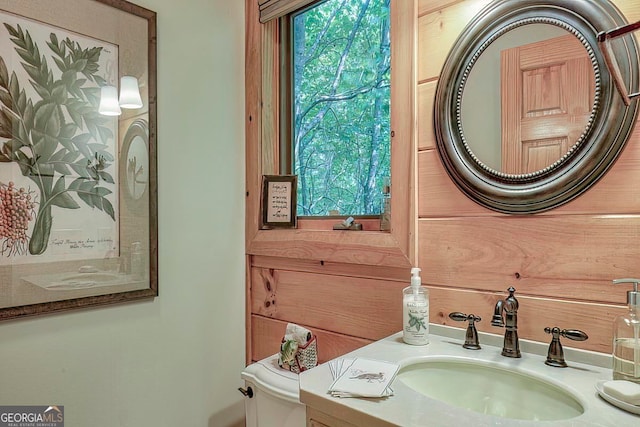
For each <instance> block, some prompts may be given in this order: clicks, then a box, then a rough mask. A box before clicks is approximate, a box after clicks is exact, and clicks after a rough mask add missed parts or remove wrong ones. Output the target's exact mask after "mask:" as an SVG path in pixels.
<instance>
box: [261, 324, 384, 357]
mask: <svg viewBox="0 0 640 427" xmlns="http://www.w3.org/2000/svg"><path fill="white" fill-rule="evenodd" d="M251 323H252V328H251V342H252V345H251V348H252V350H253V352H252V355H251V358H252V360H253V361H254V362H255V361H258V360H262V359H264V358H265V357H269V356H271V355H273V354H276V353H278V352H279V351H280V342H281V341H282V337H283V335H284V332H285V330H286V329H287V322H283V321H280V320H275V319H269V318H266V317H262V316H256V315H254V316H252V319H251ZM298 324H299V325H300V326H303V327H306V328H308V329H310V330H311V332H313V334H315V335H316V337H317V339H318V363H324V362H326V361H328V360H331V359H335V358H336V357H340V356H342V355H343V354H346V353H349V352H350V351H353V350H355V349H358V348H360V347H363V346H365V345H367V344H370V343H371V342H372V341H370V340H365V339H362V338H355V337H349V336H345V335H341V334H337V333H334V332H331V331H326V330H324V329H318V328H312V327H309V326H308V325H304V324H300V323H298Z"/></svg>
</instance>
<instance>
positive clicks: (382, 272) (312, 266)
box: [251, 256, 411, 281]
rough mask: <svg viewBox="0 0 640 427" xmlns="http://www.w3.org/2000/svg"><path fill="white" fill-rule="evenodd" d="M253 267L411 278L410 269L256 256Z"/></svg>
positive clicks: (373, 276) (394, 278)
mask: <svg viewBox="0 0 640 427" xmlns="http://www.w3.org/2000/svg"><path fill="white" fill-rule="evenodd" d="M251 266H252V267H262V268H271V269H276V270H291V271H303V272H307V273H318V274H327V275H330V276H349V277H365V278H371V279H381V280H396V281H406V280H408V278H409V277H411V276H410V275H411V271H410V269H409V268H395V267H381V266H377V265H358V264H342V263H335V262H327V261H325V262H321V261H311V260H303V259H292V258H277V257H269V256H254V257H252V260H251Z"/></svg>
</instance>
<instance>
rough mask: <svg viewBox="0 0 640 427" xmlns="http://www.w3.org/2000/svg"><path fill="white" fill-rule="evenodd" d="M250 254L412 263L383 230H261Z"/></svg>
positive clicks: (309, 258) (250, 244)
mask: <svg viewBox="0 0 640 427" xmlns="http://www.w3.org/2000/svg"><path fill="white" fill-rule="evenodd" d="M392 221H393V220H392ZM247 253H248V254H251V255H262V256H277V257H284V258H297V259H306V260H318V261H332V262H339V263H350V264H364V265H385V266H389V267H410V266H411V263H410V262H409V259H408V258H407V254H406V253H405V252H404V251H403V250H402V249H401V247H400V245H399V244H398V241H397V240H396V239H395V237H394V236H393V234H392V233H385V232H382V231H377V232H376V231H333V230H331V231H328V230H327V231H322V230H320V231H315V230H261V231H258V232H257V233H256V235H255V237H254V239H253V240H252V241H251V242H250V243H249V245H248V247H247Z"/></svg>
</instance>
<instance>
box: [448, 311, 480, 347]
mask: <svg viewBox="0 0 640 427" xmlns="http://www.w3.org/2000/svg"><path fill="white" fill-rule="evenodd" d="M449 319H451V320H455V321H456V322H464V321H468V322H469V325H468V326H467V332H466V334H465V339H464V344H462V347H464V348H467V349H469V350H480V343H479V342H478V331H477V330H476V324H475V323H476V322H479V321H481V320H482V318H481V317H480V316H476V315H475V314H469V315H466V314H464V313H460V312H459V311H456V312H453V313H449Z"/></svg>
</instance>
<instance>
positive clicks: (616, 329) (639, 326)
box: [613, 279, 640, 384]
mask: <svg viewBox="0 0 640 427" xmlns="http://www.w3.org/2000/svg"><path fill="white" fill-rule="evenodd" d="M638 282H640V279H616V280H614V281H613V284H614V285H617V284H620V283H633V290H632V291H629V292H627V304H628V305H629V311H628V312H627V313H625V314H622V315H620V316H618V317H616V319H615V320H614V324H613V379H614V380H627V381H632V382H635V383H638V384H640V292H638Z"/></svg>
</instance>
